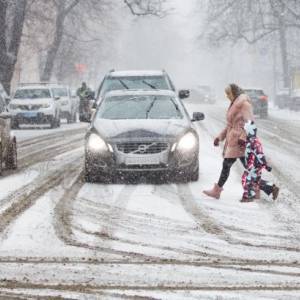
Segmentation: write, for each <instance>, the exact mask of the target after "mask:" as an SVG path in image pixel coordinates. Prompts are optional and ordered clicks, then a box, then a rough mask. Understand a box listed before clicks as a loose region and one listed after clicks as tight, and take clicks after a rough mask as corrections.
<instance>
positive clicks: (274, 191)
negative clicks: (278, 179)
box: [272, 184, 279, 200]
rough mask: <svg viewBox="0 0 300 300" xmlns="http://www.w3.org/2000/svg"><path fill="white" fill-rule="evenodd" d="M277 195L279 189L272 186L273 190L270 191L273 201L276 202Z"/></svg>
mask: <svg viewBox="0 0 300 300" xmlns="http://www.w3.org/2000/svg"><path fill="white" fill-rule="evenodd" d="M278 194H279V187H278V186H276V185H275V184H273V189H272V197H273V200H276V199H277V197H278Z"/></svg>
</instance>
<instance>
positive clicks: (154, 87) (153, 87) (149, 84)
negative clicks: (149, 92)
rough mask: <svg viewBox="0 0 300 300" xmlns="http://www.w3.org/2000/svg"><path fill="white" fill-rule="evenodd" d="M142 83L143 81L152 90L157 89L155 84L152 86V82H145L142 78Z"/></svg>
mask: <svg viewBox="0 0 300 300" xmlns="http://www.w3.org/2000/svg"><path fill="white" fill-rule="evenodd" d="M142 83H144V84H146V85H148V86H150V87H151V88H152V89H153V90H157V88H156V86H154V85H153V84H151V83H149V82H147V81H146V80H142Z"/></svg>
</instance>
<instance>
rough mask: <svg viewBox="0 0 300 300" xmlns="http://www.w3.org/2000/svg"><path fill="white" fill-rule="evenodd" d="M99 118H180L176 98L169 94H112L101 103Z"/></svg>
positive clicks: (180, 114)
mask: <svg viewBox="0 0 300 300" xmlns="http://www.w3.org/2000/svg"><path fill="white" fill-rule="evenodd" d="M97 117H98V118H100V119H111V120H122V119H182V118H183V115H182V113H181V111H180V109H179V107H178V105H177V102H176V100H175V99H174V98H173V97H170V96H161V95H160V96H155V95H142V96H140V95H138V96H133V95H130V96H113V97H109V98H106V99H105V100H104V101H103V103H102V104H101V106H100V108H99V110H98V113H97Z"/></svg>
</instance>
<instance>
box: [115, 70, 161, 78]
mask: <svg viewBox="0 0 300 300" xmlns="http://www.w3.org/2000/svg"><path fill="white" fill-rule="evenodd" d="M161 75H163V71H162V70H128V71H113V72H111V73H110V76H112V77H130V76H161Z"/></svg>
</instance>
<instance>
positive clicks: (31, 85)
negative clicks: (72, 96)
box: [17, 82, 68, 90]
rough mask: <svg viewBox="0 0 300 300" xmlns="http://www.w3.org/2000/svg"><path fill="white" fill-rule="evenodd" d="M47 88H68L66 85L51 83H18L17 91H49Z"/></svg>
mask: <svg viewBox="0 0 300 300" xmlns="http://www.w3.org/2000/svg"><path fill="white" fill-rule="evenodd" d="M49 88H68V86H67V85H64V84H60V83H52V82H41V83H39V82H37V83H20V84H19V85H18V86H17V89H18V90H19V89H49Z"/></svg>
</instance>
